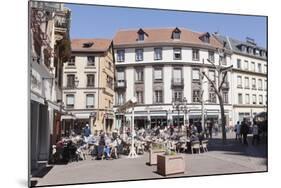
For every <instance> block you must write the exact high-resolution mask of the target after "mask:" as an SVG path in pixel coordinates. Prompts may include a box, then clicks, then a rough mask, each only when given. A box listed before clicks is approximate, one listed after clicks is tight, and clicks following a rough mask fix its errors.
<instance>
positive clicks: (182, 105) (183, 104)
mask: <svg viewBox="0 0 281 188" xmlns="http://www.w3.org/2000/svg"><path fill="white" fill-rule="evenodd" d="M172 105H173V109H174V110H176V111H178V121H177V126H178V127H179V123H180V120H179V119H180V111H183V112H184V115H185V116H184V117H185V118H184V119H185V122H184V124H186V113H187V111H188V109H187V99H186V98H185V97H184V98H183V99H182V100H181V101H178V100H176V101H173V103H172Z"/></svg>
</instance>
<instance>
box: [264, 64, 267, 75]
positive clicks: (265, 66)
mask: <svg viewBox="0 0 281 188" xmlns="http://www.w3.org/2000/svg"><path fill="white" fill-rule="evenodd" d="M264 73H265V74H266V73H267V65H264Z"/></svg>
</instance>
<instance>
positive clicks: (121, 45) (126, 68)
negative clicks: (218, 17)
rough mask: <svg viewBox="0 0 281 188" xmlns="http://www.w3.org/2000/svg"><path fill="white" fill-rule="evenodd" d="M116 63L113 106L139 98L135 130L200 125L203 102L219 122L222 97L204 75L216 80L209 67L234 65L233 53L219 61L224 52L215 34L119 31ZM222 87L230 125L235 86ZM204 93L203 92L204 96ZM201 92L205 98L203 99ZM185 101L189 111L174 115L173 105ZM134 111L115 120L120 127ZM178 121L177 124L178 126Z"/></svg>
mask: <svg viewBox="0 0 281 188" xmlns="http://www.w3.org/2000/svg"><path fill="white" fill-rule="evenodd" d="M113 42H114V51H115V60H116V64H115V65H116V85H115V91H116V93H115V96H116V97H115V107H116V108H117V107H118V106H120V105H122V104H123V103H124V102H125V101H127V100H129V99H131V98H132V97H134V96H135V97H136V98H137V105H136V107H135V124H136V126H137V127H140V126H145V127H154V126H156V125H167V124H174V125H177V124H178V123H179V124H180V125H182V124H184V122H186V120H189V122H199V121H200V119H201V114H202V113H201V112H202V108H201V104H202V101H204V103H205V105H204V106H205V110H204V113H205V118H206V120H208V121H218V120H219V119H220V108H219V105H218V99H217V97H216V95H215V93H214V91H213V89H212V87H211V85H210V83H209V82H208V81H207V79H206V78H204V77H202V74H201V72H202V71H204V72H206V74H208V75H209V77H210V78H211V79H213V80H217V75H216V71H214V68H213V66H212V65H211V63H209V62H208V61H207V59H209V60H210V61H213V62H214V63H215V64H217V63H218V62H219V58H221V62H222V65H223V66H228V65H230V64H231V61H230V56H231V53H230V51H226V53H225V56H224V57H221V56H219V54H218V51H217V49H218V48H219V49H221V48H223V44H222V43H220V42H219V41H218V40H217V39H216V38H215V37H214V36H212V35H211V34H209V33H208V32H206V33H199V32H193V31H190V30H187V29H185V28H159V29H142V28H140V29H131V30H120V31H118V32H117V34H116V35H115V37H114V40H113ZM230 78H231V75H230V73H228V75H227V82H226V84H224V86H223V87H224V88H223V96H224V101H225V112H226V117H227V120H228V121H227V122H228V123H229V122H230V123H233V122H232V115H233V114H232V95H231V93H232V83H231V82H229V80H230ZM202 91H204V92H202ZM201 93H203V100H201V97H200V95H201ZM183 99H186V105H187V110H180V111H176V110H175V108H173V105H172V103H173V102H175V101H180V102H182V101H184V100H183ZM130 116H131V115H130V112H127V113H125V114H118V115H117V116H116V126H117V127H120V125H121V122H122V121H124V120H125V121H130ZM178 121H179V122H178Z"/></svg>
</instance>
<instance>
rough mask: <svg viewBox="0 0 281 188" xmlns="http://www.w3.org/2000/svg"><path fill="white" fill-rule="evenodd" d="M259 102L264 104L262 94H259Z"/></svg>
mask: <svg viewBox="0 0 281 188" xmlns="http://www.w3.org/2000/svg"><path fill="white" fill-rule="evenodd" d="M259 104H263V97H262V95H259Z"/></svg>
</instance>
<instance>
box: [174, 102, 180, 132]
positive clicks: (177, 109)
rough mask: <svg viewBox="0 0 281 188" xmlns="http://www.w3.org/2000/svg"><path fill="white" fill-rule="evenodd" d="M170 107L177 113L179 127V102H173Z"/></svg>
mask: <svg viewBox="0 0 281 188" xmlns="http://www.w3.org/2000/svg"><path fill="white" fill-rule="evenodd" d="M172 105H173V109H174V110H176V111H178V121H177V126H178V127H179V125H180V109H179V106H180V102H179V101H173V103H172Z"/></svg>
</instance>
